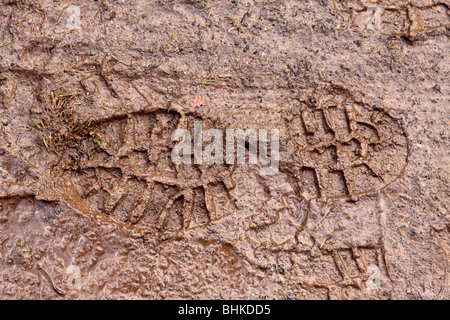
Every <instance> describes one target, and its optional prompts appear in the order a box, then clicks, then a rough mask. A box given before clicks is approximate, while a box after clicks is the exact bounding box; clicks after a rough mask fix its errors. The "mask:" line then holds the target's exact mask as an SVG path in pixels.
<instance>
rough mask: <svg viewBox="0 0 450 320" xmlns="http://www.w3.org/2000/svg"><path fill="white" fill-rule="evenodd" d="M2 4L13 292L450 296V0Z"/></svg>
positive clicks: (0, 193) (2, 124)
mask: <svg viewBox="0 0 450 320" xmlns="http://www.w3.org/2000/svg"><path fill="white" fill-rule="evenodd" d="M0 3H1V5H0V128H1V132H0V133H1V135H0V297H1V298H2V299H22V298H25V299H76V298H86V299H95V298H100V299H131V298H133V299H177V298H182V299H209V298H213V299H448V298H449V288H448V285H449V275H448V271H449V270H448V269H449V256H448V255H449V250H450V223H449V215H448V214H449V200H448V199H449V191H450V190H449V182H450V181H449V180H450V176H449V166H448V163H449V154H448V150H449V125H450V117H449V110H450V109H449V106H450V105H449V85H448V84H449V78H448V77H449V66H450V62H449V58H448V55H446V52H448V48H449V44H450V42H449V24H450V11H449V2H448V1H445V0H442V1H439V0H415V1H412V0H411V1H409V0H408V1H406V0H405V1H387V0H386V1H363V0H340V1H339V0H334V1H333V0H320V1H283V2H281V1H201V0H197V1H181V0H178V1H164V0H161V1H135V2H134V3H133V4H130V3H128V2H126V1H120V0H117V1H113V0H100V1H74V2H68V1H57V2H54V1H46V0H43V1H20V0H16V1H15V0H12V1H11V0H1V2H0ZM70 5H77V6H79V7H80V9H81V14H82V16H81V20H80V21H81V29H79V30H77V29H74V30H68V28H67V23H66V22H67V20H68V19H69V18H70V14H71V12H72V11H71V12H68V11H67V10H66V9H67V8H68V7H69V6H70ZM200 120H201V121H202V122H203V127H204V130H206V129H208V128H216V129H219V130H226V129H227V128H236V129H248V128H256V129H268V130H271V129H279V130H280V168H279V172H278V173H277V174H275V175H272V176H263V175H261V174H260V165H228V164H223V165H218V164H205V165H185V164H183V165H179V166H176V165H174V164H173V163H172V161H171V151H172V148H173V147H174V142H172V141H171V135H172V132H173V131H174V130H176V129H180V128H184V129H188V130H190V131H191V132H192V131H193V125H194V122H195V121H200ZM75 267H78V268H79V270H80V274H81V277H80V286H79V287H74V286H71V281H72V279H73V272H72V271H71V270H75V269H74V268H75Z"/></svg>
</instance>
